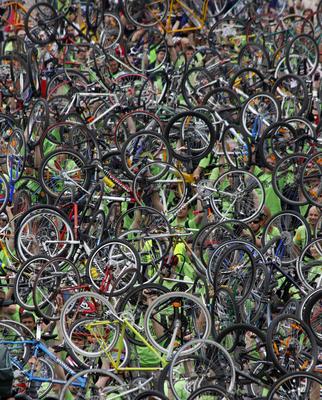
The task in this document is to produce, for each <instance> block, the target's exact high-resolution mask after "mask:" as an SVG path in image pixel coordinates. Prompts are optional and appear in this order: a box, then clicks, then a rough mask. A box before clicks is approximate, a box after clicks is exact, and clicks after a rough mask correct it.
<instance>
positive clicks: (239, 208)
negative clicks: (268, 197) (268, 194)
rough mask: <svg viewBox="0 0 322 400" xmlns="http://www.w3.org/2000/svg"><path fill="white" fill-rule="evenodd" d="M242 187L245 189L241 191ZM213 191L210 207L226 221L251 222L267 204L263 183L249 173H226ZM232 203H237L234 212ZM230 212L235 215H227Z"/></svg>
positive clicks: (235, 171)
mask: <svg viewBox="0 0 322 400" xmlns="http://www.w3.org/2000/svg"><path fill="white" fill-rule="evenodd" d="M243 176H244V177H243ZM247 179H248V182H247ZM225 180H226V181H225ZM228 181H229V182H228ZM225 185H226V186H225ZM236 185H237V187H238V194H237V192H236ZM223 186H224V187H225V190H224V191H223V190H221V189H220V188H221V187H223ZM229 186H230V187H229ZM240 187H243V189H242V190H241V189H240ZM213 189H214V191H213V193H212V194H211V196H210V197H209V200H210V206H211V208H212V210H213V211H214V213H215V214H216V215H218V216H219V217H220V218H222V219H224V220H225V219H237V220H238V221H241V222H249V221H251V220H252V219H254V218H256V216H257V215H258V214H259V213H260V212H261V210H262V208H263V206H264V204H265V191H264V187H263V185H262V183H261V182H260V180H259V179H258V178H257V177H256V176H255V175H253V174H251V173H250V172H248V171H243V170H231V171H228V172H225V173H224V174H222V175H221V176H219V178H218V179H217V180H216V181H215V183H214V187H213ZM243 192H244V193H243ZM237 195H238V196H239V197H238V199H237V197H236V196H237ZM234 197H235V198H234ZM232 201H235V203H234V208H233V210H231V207H230V206H231V202H232ZM248 204H249V205H248ZM224 207H228V211H225V210H224ZM228 212H232V213H233V214H228V215H227V213H228ZM240 217H241V218H240Z"/></svg>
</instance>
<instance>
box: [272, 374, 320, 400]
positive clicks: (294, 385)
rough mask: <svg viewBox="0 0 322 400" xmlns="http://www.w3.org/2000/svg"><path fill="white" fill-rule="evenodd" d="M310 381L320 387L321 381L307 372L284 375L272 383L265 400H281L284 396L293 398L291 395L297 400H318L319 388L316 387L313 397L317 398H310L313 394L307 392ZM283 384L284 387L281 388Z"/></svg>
mask: <svg viewBox="0 0 322 400" xmlns="http://www.w3.org/2000/svg"><path fill="white" fill-rule="evenodd" d="M310 380H311V381H313V382H316V383H317V385H319V386H320V387H321V385H322V380H321V379H320V378H319V377H318V376H317V375H316V374H313V373H309V372H293V373H289V374H285V375H284V376H282V377H281V378H280V379H278V380H277V381H276V382H275V383H274V385H273V386H272V388H271V390H270V391H269V393H268V394H267V400H274V399H277V398H279V399H282V398H283V397H284V396H290V395H291V396H293V394H294V396H296V397H297V398H298V399H299V398H301V397H302V396H303V397H302V398H305V399H309V398H312V399H314V398H316V399H318V398H319V397H320V390H319V386H317V389H316V390H315V395H316V396H317V397H311V394H312V396H314V394H313V393H312V392H311V393H308V392H307V390H308V388H309V387H308V386H309V385H308V381H310ZM284 384H285V387H284V388H283V385H284Z"/></svg>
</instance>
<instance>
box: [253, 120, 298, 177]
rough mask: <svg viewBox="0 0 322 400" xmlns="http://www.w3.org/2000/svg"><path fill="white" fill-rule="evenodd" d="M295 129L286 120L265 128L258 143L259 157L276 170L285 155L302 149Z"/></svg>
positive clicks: (265, 164) (267, 165)
mask: <svg viewBox="0 0 322 400" xmlns="http://www.w3.org/2000/svg"><path fill="white" fill-rule="evenodd" d="M300 146H301V142H300V141H299V140H297V133H296V131H295V129H294V128H293V127H292V126H291V125H289V124H287V123H286V122H277V123H276V124H275V123H274V124H272V125H270V126H269V127H268V128H267V129H265V131H264V133H263V134H262V136H261V137H260V140H259V143H258V157H259V159H260V162H261V163H262V164H263V165H264V166H265V167H266V168H268V169H270V170H274V169H275V168H276V164H277V162H278V161H279V160H281V159H282V158H283V157H286V156H288V155H292V154H296V153H298V152H299V151H300V150H301V149H300Z"/></svg>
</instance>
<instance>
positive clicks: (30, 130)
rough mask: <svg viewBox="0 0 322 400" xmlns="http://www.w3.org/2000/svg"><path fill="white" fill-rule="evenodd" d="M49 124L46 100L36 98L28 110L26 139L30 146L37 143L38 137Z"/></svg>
mask: <svg viewBox="0 0 322 400" xmlns="http://www.w3.org/2000/svg"><path fill="white" fill-rule="evenodd" d="M48 124H49V107H48V103H47V100H45V99H38V100H37V101H36V102H35V103H34V105H33V106H32V109H31V110H30V114H29V119H28V124H27V138H28V139H27V140H28V144H30V145H31V146H36V145H37V144H38V143H39V140H40V137H41V135H42V133H43V132H44V130H45V129H46V128H47V126H48Z"/></svg>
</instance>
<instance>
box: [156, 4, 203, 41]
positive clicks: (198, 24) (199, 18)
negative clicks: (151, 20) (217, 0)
mask: <svg viewBox="0 0 322 400" xmlns="http://www.w3.org/2000/svg"><path fill="white" fill-rule="evenodd" d="M175 5H179V6H180V8H181V9H182V10H183V11H184V12H185V14H186V15H188V17H189V19H190V21H192V22H193V23H194V24H195V26H192V27H191V26H189V27H183V28H177V29H172V24H171V17H172V15H173V13H174V8H175ZM207 11H208V0H204V1H203V4H202V9H201V15H198V14H197V12H196V11H194V10H192V9H191V8H190V7H189V6H188V5H187V4H186V3H185V2H184V1H183V0H171V1H170V8H169V12H168V16H167V20H166V26H163V27H164V28H165V30H166V32H167V33H177V32H191V31H196V30H201V29H202V28H203V27H204V26H205V24H206V21H207ZM162 25H163V24H162Z"/></svg>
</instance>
